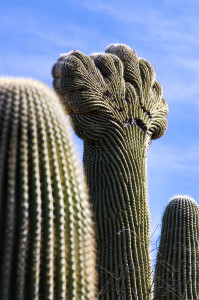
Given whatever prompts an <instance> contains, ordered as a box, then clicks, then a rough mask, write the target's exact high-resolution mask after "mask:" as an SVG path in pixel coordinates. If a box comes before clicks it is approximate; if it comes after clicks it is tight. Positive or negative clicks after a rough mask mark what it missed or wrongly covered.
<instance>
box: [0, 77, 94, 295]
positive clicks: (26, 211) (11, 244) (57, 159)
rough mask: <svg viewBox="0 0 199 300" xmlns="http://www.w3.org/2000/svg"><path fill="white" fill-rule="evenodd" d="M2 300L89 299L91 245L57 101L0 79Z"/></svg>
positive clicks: (35, 86)
mask: <svg viewBox="0 0 199 300" xmlns="http://www.w3.org/2000/svg"><path fill="white" fill-rule="evenodd" d="M0 148H1V149H0V245H1V246H0V299H2V300H9V299H10V300H11V299H12V300H14V299H42V300H43V299H48V300H50V299H56V300H58V299H95V287H96V272H95V241H94V230H93V223H92V216H91V212H90V207H89V203H88V196H87V193H86V189H85V183H84V180H83V178H82V176H81V174H80V170H79V164H78V161H77V157H76V154H75V152H74V146H73V143H72V142H71V136H70V133H69V124H68V122H67V120H66V118H65V113H64V110H63V108H62V106H61V104H60V103H59V99H58V98H57V96H56V95H55V93H54V92H53V91H51V90H50V89H49V88H48V87H47V86H45V85H44V84H42V83H40V82H37V81H34V80H25V79H13V78H0Z"/></svg>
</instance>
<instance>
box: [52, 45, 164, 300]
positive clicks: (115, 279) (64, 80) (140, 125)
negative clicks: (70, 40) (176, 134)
mask: <svg viewBox="0 0 199 300" xmlns="http://www.w3.org/2000/svg"><path fill="white" fill-rule="evenodd" d="M52 74H53V77H54V81H53V85H54V88H55V90H56V91H57V92H58V94H59V95H60V96H61V99H62V101H63V103H64V105H65V106H66V108H67V111H68V112H69V114H70V116H71V119H72V121H73V124H74V129H75V132H76V133H77V135H78V136H79V137H80V138H82V139H83V140H84V166H85V172H86V175H87V181H88V185H89V192H90V196H91V202H92V205H93V210H94V216H95V220H96V224H97V231H98V271H99V298H100V299H139V300H141V299H151V298H152V293H151V286H152V279H151V275H152V270H151V263H150V250H149V247H150V246H149V244H150V241H149V239H150V236H149V210H148V203H147V175H146V150H147V149H148V147H149V144H150V141H151V139H156V138H158V137H161V136H162V135H163V134H164V132H165V130H166V125H167V121H166V115H167V111H168V106H167V103H166V102H165V100H164V99H163V98H162V88H161V86H160V85H159V84H158V83H157V82H156V80H155V72H154V70H153V68H152V66H151V65H150V64H149V63H148V62H147V61H146V60H144V59H139V58H138V57H137V55H136V53H135V52H134V51H133V50H132V49H130V48H129V47H128V46H126V45H121V44H113V45H110V46H109V47H108V48H107V50H106V52H105V53H95V54H92V55H90V56H87V55H85V54H82V53H81V52H79V51H72V52H69V53H68V54H63V55H62V56H61V57H60V58H59V59H58V61H57V63H55V65H54V67H53V70H52Z"/></svg>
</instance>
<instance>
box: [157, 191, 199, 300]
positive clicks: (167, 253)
mask: <svg viewBox="0 0 199 300" xmlns="http://www.w3.org/2000/svg"><path fill="white" fill-rule="evenodd" d="M198 226H199V207H198V205H197V203H196V202H195V201H194V200H193V199H191V198H190V197H187V196H177V197H175V198H173V199H172V200H171V201H170V203H169V204H168V206H167V207H166V210H165V212H164V215H163V219H162V231H161V239H160V246H159V250H158V255H157V262H156V269H155V278H154V287H155V291H154V299H155V300H161V299H165V300H177V299H189V300H196V299H199V228H198Z"/></svg>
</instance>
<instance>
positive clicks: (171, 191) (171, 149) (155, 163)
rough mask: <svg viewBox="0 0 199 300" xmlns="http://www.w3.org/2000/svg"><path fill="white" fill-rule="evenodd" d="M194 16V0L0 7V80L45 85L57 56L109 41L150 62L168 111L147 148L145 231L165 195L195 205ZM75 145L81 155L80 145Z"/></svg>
mask: <svg viewBox="0 0 199 300" xmlns="http://www.w3.org/2000/svg"><path fill="white" fill-rule="evenodd" d="M198 16H199V2H198V0H190V1H185V0H181V1H179V0H164V1H163V0H159V1H157V0H156V1H155V0H151V1H146V0H144V1H142V0H134V1H132V0H123V1H121V0H117V1H113V0H106V1H105V0H104V1H100V0H95V1H94V0H92V1H91V0H65V1H62V0H61V1H60V0H56V1H50V0H48V1H47V0H34V1H31V0H29V1H27V0H25V1H20V0H18V1H14V0H10V1H1V4H0V41H1V46H0V75H3V76H23V77H31V78H35V79H39V80H41V81H43V82H45V83H47V84H48V85H50V86H52V77H51V68H52V65H53V64H54V63H55V62H56V60H57V58H58V57H59V56H60V54H61V53H64V52H68V51H70V50H73V49H77V50H80V51H82V52H84V53H86V54H90V53H92V52H104V50H105V49H106V47H107V46H108V45H109V44H111V43H124V44H127V45H129V46H130V47H131V48H133V49H134V50H135V51H136V52H137V54H138V56H139V57H143V58H145V59H147V60H149V62H150V63H151V64H152V65H153V67H154V69H155V71H156V74H157V80H158V82H160V84H161V85H162V86H163V90H164V98H165V99H166V100H167V102H168V104H169V114H168V130H167V132H166V134H165V136H164V137H163V138H161V139H159V140H156V141H153V142H152V144H151V147H150V149H149V151H148V193H149V206H150V212H151V231H152V232H153V231H154V230H155V228H156V227H157V226H158V224H160V223H161V216H162V214H163V211H164V208H165V206H166V205H167V203H168V199H169V198H170V197H172V196H174V195H176V194H188V195H190V196H191V197H193V198H194V199H195V200H196V201H197V202H198V203H199V31H198V28H199V18H198ZM75 142H76V144H77V149H78V152H79V155H80V157H82V151H83V148H82V143H81V141H80V140H79V139H77V138H75ZM159 228H160V226H158V230H156V231H155V233H154V235H153V238H152V241H153V243H155V241H156V240H157V238H158V236H159Z"/></svg>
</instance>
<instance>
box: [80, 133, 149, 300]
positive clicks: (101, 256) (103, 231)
mask: <svg viewBox="0 0 199 300" xmlns="http://www.w3.org/2000/svg"><path fill="white" fill-rule="evenodd" d="M130 139H131V141H132V139H133V145H134V146H133V147H129V141H130ZM138 140H139V142H140V141H142V142H143V145H144V135H143V134H142V133H140V132H139V129H138V130H137V132H136V139H134V137H133V136H129V137H128V138H127V139H126V140H125V139H123V138H122V136H120V137H118V136H112V134H111V132H110V133H109V132H107V134H106V140H105V141H104V142H103V145H98V147H96V148H95V149H91V147H89V145H87V144H86V143H85V148H84V166H85V170H86V175H87V178H88V186H89V191H90V195H91V202H92V203H93V209H94V215H95V220H96V223H97V225H98V271H99V274H100V275H99V278H100V287H99V295H100V298H101V299H151V264H150V255H149V248H150V240H149V238H150V236H149V210H148V204H147V191H146V148H145V147H144V146H143V147H137V141H138ZM121 147H123V153H122V152H121ZM124 149H125V150H124Z"/></svg>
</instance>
